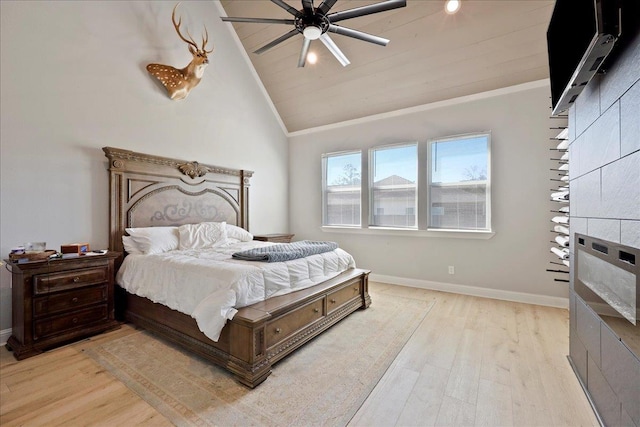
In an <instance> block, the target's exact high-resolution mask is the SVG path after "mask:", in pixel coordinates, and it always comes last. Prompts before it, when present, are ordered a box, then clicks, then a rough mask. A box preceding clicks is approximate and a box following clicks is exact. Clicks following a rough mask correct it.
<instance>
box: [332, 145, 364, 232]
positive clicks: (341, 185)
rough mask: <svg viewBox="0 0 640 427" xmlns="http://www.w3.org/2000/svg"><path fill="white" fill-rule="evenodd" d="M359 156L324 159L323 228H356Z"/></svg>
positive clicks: (358, 194)
mask: <svg viewBox="0 0 640 427" xmlns="http://www.w3.org/2000/svg"><path fill="white" fill-rule="evenodd" d="M360 159H361V154H360V153H359V152H358V153H348V154H335V155H325V156H324V168H325V169H324V176H325V181H324V183H323V185H324V207H323V208H324V215H323V225H355V226H358V225H360V171H361V163H362V162H361V160H360Z"/></svg>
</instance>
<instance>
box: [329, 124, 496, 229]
mask: <svg viewBox="0 0 640 427" xmlns="http://www.w3.org/2000/svg"><path fill="white" fill-rule="evenodd" d="M477 136H486V137H487V187H486V188H487V190H486V191H487V202H486V224H487V227H488V228H487V229H478V230H475V229H444V228H430V227H429V219H430V211H429V206H430V200H429V186H430V184H429V183H430V181H431V150H430V147H431V142H434V141H445V140H455V139H468V138H472V137H477ZM412 144H416V146H417V163H418V164H417V171H418V173H417V175H418V176H417V180H416V206H415V208H414V209H415V215H416V227H397V226H376V225H371V223H372V222H373V221H372V214H373V206H372V204H373V203H372V201H371V200H370V199H372V196H371V193H372V183H373V176H372V173H370V171H369V169H370V168H372V165H371V152H372V151H373V150H376V149H381V148H391V147H396V146H397V147H400V146H403V145H404V146H406V145H412ZM491 146H492V135H491V131H478V132H470V133H465V134H455V135H450V136H445V137H440V138H429V139H427V140H422V141H411V142H406V141H405V142H399V143H396V144H384V145H375V146H370V147H362V148H359V149H353V150H344V151H336V152H330V153H323V154H322V162H323V163H322V183H321V185H322V201H321V203H322V218H321V227H320V228H321V230H322V231H323V232H327V233H343V234H355V235H357V234H368V235H387V236H402V237H419V238H425V237H428V238H432V237H435V238H454V239H481V240H486V239H491V238H492V237H493V236H494V235H495V232H494V231H493V224H492V220H491V209H492V206H491V205H492V196H491V192H492V185H491V180H492V178H491V169H492V168H491ZM365 150H367V155H365V153H364V151H365ZM350 153H351V154H353V153H360V160H361V165H360V214H361V218H360V224H359V225H328V224H325V218H326V213H327V205H326V194H327V193H326V179H327V177H326V164H325V162H326V158H327V157H330V156H335V155H345V154H350Z"/></svg>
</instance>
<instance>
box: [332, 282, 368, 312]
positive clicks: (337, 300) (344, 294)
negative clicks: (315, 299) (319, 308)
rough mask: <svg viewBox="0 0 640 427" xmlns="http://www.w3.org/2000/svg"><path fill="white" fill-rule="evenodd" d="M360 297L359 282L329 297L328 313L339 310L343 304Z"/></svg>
mask: <svg viewBox="0 0 640 427" xmlns="http://www.w3.org/2000/svg"><path fill="white" fill-rule="evenodd" d="M359 296H360V285H359V283H358V282H353V284H350V285H347V286H345V287H344V288H342V289H338V290H337V291H335V292H332V293H330V294H328V295H327V313H331V312H332V311H333V310H335V309H337V308H339V307H340V306H342V305H343V304H345V303H347V302H349V301H351V300H353V299H356V298H358V297H359Z"/></svg>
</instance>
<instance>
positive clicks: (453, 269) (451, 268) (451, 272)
mask: <svg viewBox="0 0 640 427" xmlns="http://www.w3.org/2000/svg"><path fill="white" fill-rule="evenodd" d="M455 272H456V269H455V268H454V267H453V265H450V266H449V274H455Z"/></svg>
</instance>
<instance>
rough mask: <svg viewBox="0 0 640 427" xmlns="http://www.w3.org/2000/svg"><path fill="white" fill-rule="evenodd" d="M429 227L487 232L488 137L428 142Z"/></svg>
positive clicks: (483, 135)
mask: <svg viewBox="0 0 640 427" xmlns="http://www.w3.org/2000/svg"><path fill="white" fill-rule="evenodd" d="M429 157H430V159H431V160H430V168H429V228H441V229H442V228H444V229H455V230H489V229H490V224H489V215H488V209H489V194H490V192H489V185H488V184H489V177H488V171H489V135H488V134H478V135H472V136H464V137H455V138H449V139H441V140H434V141H430V143H429Z"/></svg>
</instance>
